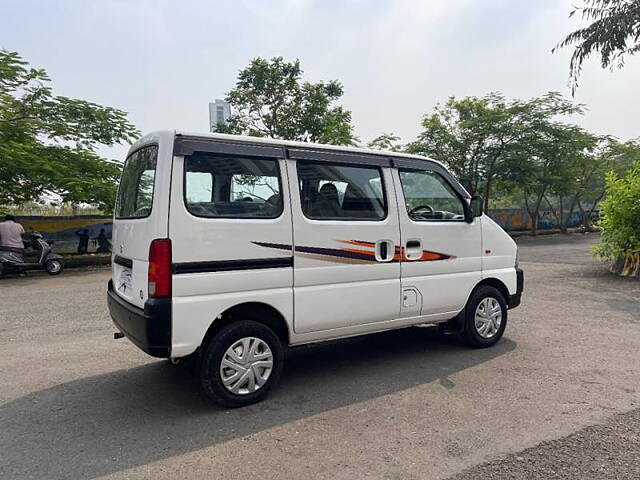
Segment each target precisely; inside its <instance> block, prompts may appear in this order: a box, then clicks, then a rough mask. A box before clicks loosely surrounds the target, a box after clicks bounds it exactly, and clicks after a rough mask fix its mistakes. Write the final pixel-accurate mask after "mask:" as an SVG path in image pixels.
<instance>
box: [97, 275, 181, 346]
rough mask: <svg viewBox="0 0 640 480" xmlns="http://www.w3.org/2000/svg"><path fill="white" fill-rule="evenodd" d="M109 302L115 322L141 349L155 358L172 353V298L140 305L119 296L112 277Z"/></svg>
mask: <svg viewBox="0 0 640 480" xmlns="http://www.w3.org/2000/svg"><path fill="white" fill-rule="evenodd" d="M107 304H108V305H109V313H110V314H111V319H112V320H113V323H114V324H115V325H116V327H118V329H119V330H120V331H121V332H122V333H124V334H125V336H126V337H127V338H128V339H129V340H131V342H133V343H134V344H135V345H136V346H137V347H138V348H140V349H141V350H142V351H144V352H146V353H148V354H149V355H151V356H152V357H158V358H169V357H170V356H171V299H170V298H157V299H149V300H147V301H146V302H145V304H144V309H142V308H138V307H135V306H133V305H131V304H130V303H129V302H127V301H126V300H123V299H122V298H120V296H119V295H118V294H117V293H116V292H115V291H114V290H113V282H112V281H111V280H109V286H108V289H107Z"/></svg>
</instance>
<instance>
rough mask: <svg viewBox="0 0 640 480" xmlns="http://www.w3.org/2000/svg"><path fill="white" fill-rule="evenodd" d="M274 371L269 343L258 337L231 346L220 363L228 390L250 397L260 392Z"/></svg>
mask: <svg viewBox="0 0 640 480" xmlns="http://www.w3.org/2000/svg"><path fill="white" fill-rule="evenodd" d="M272 370H273V353H272V352H271V349H270V348H269V345H267V342H265V341H264V340H262V339H260V338H256V337H245V338H241V339H240V340H238V341H237V342H235V343H234V344H233V345H231V346H230V347H229V348H228V349H227V351H226V352H225V353H224V355H223V356H222V361H221V362H220V378H221V379H222V384H223V385H224V386H225V388H226V389H227V390H229V391H230V392H231V393H234V394H236V395H248V394H249V393H253V392H256V391H258V390H260V389H261V388H262V387H263V386H264V385H265V383H267V380H269V377H270V376H271V371H272Z"/></svg>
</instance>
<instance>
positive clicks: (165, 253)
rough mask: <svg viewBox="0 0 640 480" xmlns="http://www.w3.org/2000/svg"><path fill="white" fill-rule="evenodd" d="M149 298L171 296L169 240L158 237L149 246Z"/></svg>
mask: <svg viewBox="0 0 640 480" xmlns="http://www.w3.org/2000/svg"><path fill="white" fill-rule="evenodd" d="M148 284H149V298H167V297H171V240H169V239H168V238H159V239H156V240H154V241H153V242H151V246H150V247H149V277H148Z"/></svg>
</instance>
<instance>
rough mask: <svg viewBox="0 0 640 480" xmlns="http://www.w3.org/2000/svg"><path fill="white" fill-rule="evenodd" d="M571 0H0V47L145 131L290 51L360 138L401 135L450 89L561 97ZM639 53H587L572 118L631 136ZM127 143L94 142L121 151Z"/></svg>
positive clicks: (196, 121)
mask: <svg viewBox="0 0 640 480" xmlns="http://www.w3.org/2000/svg"><path fill="white" fill-rule="evenodd" d="M576 3H578V2H577V0H575V1H574V0H535V1H524V0H428V1H427V0H424V1H419V0H343V1H337V0H318V1H314V0H272V1H268V0H235V1H215V0H208V1H204V0H202V1H197V0H181V1H177V0H175V1H168V0H55V1H52V0H40V1H37V0H20V1H17V0H0V47H3V48H5V49H8V50H12V51H17V52H19V53H20V54H21V55H22V56H23V58H25V59H26V60H28V61H29V62H30V63H31V65H32V66H34V67H39V68H44V69H46V70H47V72H48V73H49V76H50V77H51V79H52V81H53V87H54V93H55V94H58V95H65V96H69V97H75V98H82V99H85V100H89V101H92V102H96V103H99V104H103V105H109V106H113V107H117V108H120V109H122V110H125V111H127V112H129V118H130V120H131V121H132V122H133V123H134V124H135V125H136V126H137V127H138V129H140V130H141V131H142V132H143V133H144V132H149V131H153V130H158V129H165V128H168V129H178V130H187V131H195V132H206V131H207V129H208V102H210V101H213V100H214V99H215V98H223V97H224V95H225V93H226V92H228V91H229V90H230V89H231V88H233V86H234V84H235V81H236V77H237V73H238V70H240V69H242V68H244V67H245V66H246V65H247V64H248V63H249V62H250V61H251V59H253V58H255V57H259V56H260V57H267V58H271V57H274V56H283V57H284V58H285V59H287V60H294V59H296V58H298V59H300V61H301V64H302V68H303V70H304V78H305V79H306V80H309V81H314V82H315V81H320V80H333V79H337V80H339V81H341V82H342V84H343V85H344V90H345V95H344V97H343V99H342V101H341V104H342V105H343V106H344V107H345V108H347V109H349V110H351V111H352V114H353V123H354V126H355V131H356V134H357V135H358V137H359V138H360V140H361V141H362V142H363V143H366V142H368V141H370V140H371V139H373V138H374V137H376V136H378V135H379V134H381V133H383V132H393V133H395V134H396V135H399V136H400V137H401V139H402V142H403V143H406V142H409V141H412V140H413V139H414V138H415V136H416V135H417V133H418V132H419V131H420V120H421V118H422V117H423V116H424V115H425V114H427V113H430V112H431V111H432V109H433V107H434V106H435V105H436V104H437V103H443V102H445V101H446V100H447V98H448V97H450V96H456V97H464V96H482V95H485V94H487V93H489V92H493V91H499V92H502V93H503V94H504V95H506V96H507V98H530V97H534V96H540V95H543V94H544V93H546V92H548V91H551V90H553V91H559V92H561V93H563V94H565V95H566V96H567V97H570V95H571V92H570V89H569V87H568V84H567V77H568V65H569V57H570V55H571V50H569V49H566V50H563V51H561V52H560V53H555V54H552V53H551V49H552V48H553V46H554V45H555V44H556V43H557V42H558V41H559V40H560V39H561V38H563V36H564V35H566V34H567V33H569V32H570V31H572V30H574V29H575V28H576V27H579V26H580V25H581V22H580V20H579V19H569V18H568V15H569V12H570V11H571V9H572V5H573V4H576ZM639 85H640V55H638V56H637V57H635V58H633V57H632V58H629V59H627V64H626V66H625V68H624V69H623V70H614V71H609V70H603V69H601V68H600V65H599V59H598V58H597V57H593V58H591V59H589V60H588V61H587V64H586V65H585V67H584V72H583V75H582V77H581V81H580V87H579V89H578V91H577V93H576V96H575V101H576V102H578V103H583V104H586V105H587V107H588V111H587V113H586V114H585V115H584V116H582V117H576V118H573V119H572V121H573V122H575V123H577V124H580V125H582V126H583V127H585V128H587V129H589V130H591V131H593V132H595V133H599V134H610V135H614V136H616V137H618V138H619V139H621V140H627V139H630V138H635V137H638V136H640V120H639V118H638V112H639V111H640V95H638V91H639V89H638V86H639ZM126 150H127V146H119V147H118V146H116V147H114V148H102V149H100V153H102V154H103V155H105V156H107V157H109V158H117V159H123V158H124V156H125V155H126Z"/></svg>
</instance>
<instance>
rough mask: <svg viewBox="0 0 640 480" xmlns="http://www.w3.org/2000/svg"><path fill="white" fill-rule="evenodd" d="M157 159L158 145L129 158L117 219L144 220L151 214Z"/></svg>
mask: <svg viewBox="0 0 640 480" xmlns="http://www.w3.org/2000/svg"><path fill="white" fill-rule="evenodd" d="M157 158H158V147H157V146H156V145H150V146H148V147H143V148H141V149H140V150H136V151H135V152H133V153H132V154H131V155H129V156H128V157H127V161H126V162H125V164H124V170H123V171H122V178H121V179H120V188H119V189H118V198H117V203H116V218H144V217H148V216H149V215H150V214H151V207H152V206H153V188H154V182H155V176H156V160H157Z"/></svg>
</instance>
